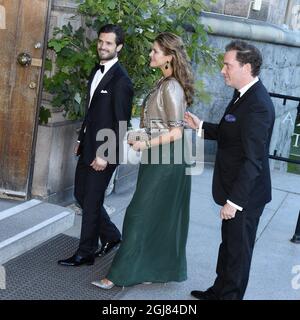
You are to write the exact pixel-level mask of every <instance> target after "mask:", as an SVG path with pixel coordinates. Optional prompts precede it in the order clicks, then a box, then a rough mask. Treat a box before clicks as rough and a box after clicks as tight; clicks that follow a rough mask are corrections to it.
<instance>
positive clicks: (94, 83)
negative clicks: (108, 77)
mask: <svg viewBox="0 0 300 320" xmlns="http://www.w3.org/2000/svg"><path fill="white" fill-rule="evenodd" d="M117 61H118V57H115V58H113V59H111V60H109V61H107V62H106V63H102V65H104V66H105V67H104V71H103V73H102V72H101V70H100V69H99V70H97V72H96V73H95V75H94V78H93V81H92V84H91V89H90V101H89V107H90V104H91V101H92V98H93V95H94V93H95V90H96V89H97V87H98V85H99V83H100V81H101V80H102V79H103V77H104V76H105V74H106V73H107V72H108V70H109V69H110V68H111V67H112V66H113V65H114V64H115V63H116V62H117ZM85 130H86V128H84V132H85ZM77 142H78V143H80V141H79V140H77Z"/></svg>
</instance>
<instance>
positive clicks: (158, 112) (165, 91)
mask: <svg viewBox="0 0 300 320" xmlns="http://www.w3.org/2000/svg"><path fill="white" fill-rule="evenodd" d="M185 109H186V99H185V94H184V91H183V88H182V86H181V85H180V83H179V82H178V81H177V80H176V79H175V78H173V77H168V78H162V79H160V80H159V81H158V83H157V85H156V87H155V88H154V89H153V90H152V91H151V92H150V94H149V95H148V97H147V98H146V100H145V103H144V112H143V113H142V117H141V127H142V128H146V129H147V131H153V130H155V131H156V130H158V131H160V130H161V129H169V128H172V127H183V125H184V122H183V119H184V112H185Z"/></svg>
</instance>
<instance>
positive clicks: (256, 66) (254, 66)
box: [225, 40, 262, 77]
mask: <svg viewBox="0 0 300 320" xmlns="http://www.w3.org/2000/svg"><path fill="white" fill-rule="evenodd" d="M225 50H226V52H228V51H232V50H236V60H237V61H238V62H239V63H240V65H242V66H243V65H244V64H246V63H250V65H251V74H252V76H253V77H255V76H258V75H259V72H260V67H261V65H262V55H261V53H260V51H259V50H258V49H257V48H256V47H255V46H253V45H252V44H249V43H247V42H245V41H242V40H234V41H231V42H230V43H229V44H228V45H227V46H226V47H225Z"/></svg>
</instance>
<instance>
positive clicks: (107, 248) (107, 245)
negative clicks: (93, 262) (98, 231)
mask: <svg viewBox="0 0 300 320" xmlns="http://www.w3.org/2000/svg"><path fill="white" fill-rule="evenodd" d="M120 242H121V239H119V240H117V241H110V242H106V243H104V244H103V245H102V246H101V248H100V250H99V251H96V253H95V256H96V257H103V256H105V255H106V254H107V253H108V252H109V251H111V250H112V249H113V248H117V247H118V246H119V243H120Z"/></svg>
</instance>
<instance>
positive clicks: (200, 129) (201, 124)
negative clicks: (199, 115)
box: [197, 120, 203, 138]
mask: <svg viewBox="0 0 300 320" xmlns="http://www.w3.org/2000/svg"><path fill="white" fill-rule="evenodd" d="M202 126H203V121H202V120H201V121H200V123H199V128H198V132H197V136H198V137H200V138H201V136H202Z"/></svg>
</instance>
